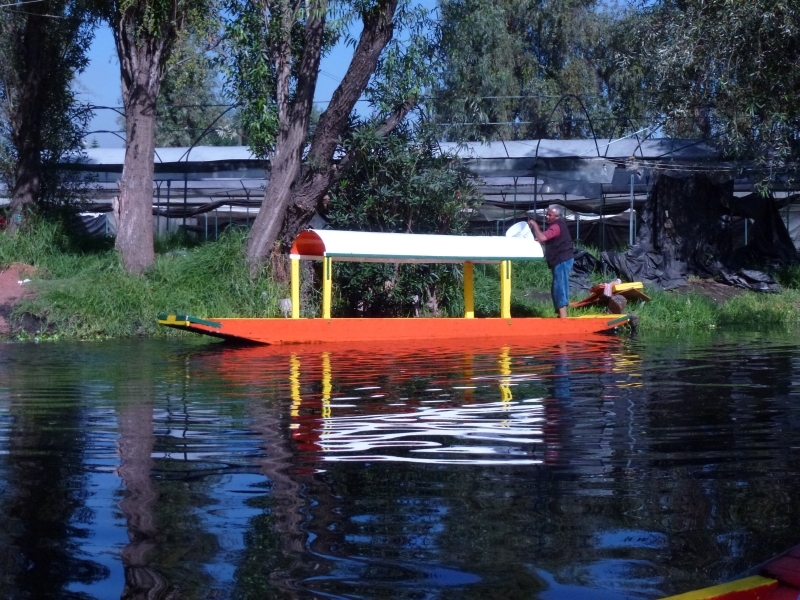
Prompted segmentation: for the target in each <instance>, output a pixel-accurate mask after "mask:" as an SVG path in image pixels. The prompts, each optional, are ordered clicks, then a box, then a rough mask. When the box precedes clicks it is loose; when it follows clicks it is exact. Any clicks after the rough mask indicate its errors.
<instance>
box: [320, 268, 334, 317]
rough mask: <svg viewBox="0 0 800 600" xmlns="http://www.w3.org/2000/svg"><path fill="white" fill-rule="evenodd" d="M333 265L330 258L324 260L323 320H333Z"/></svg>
mask: <svg viewBox="0 0 800 600" xmlns="http://www.w3.org/2000/svg"><path fill="white" fill-rule="evenodd" d="M332 271H333V263H332V261H331V259H330V257H327V256H326V257H324V258H323V259H322V318H323V319H330V318H331V276H332Z"/></svg>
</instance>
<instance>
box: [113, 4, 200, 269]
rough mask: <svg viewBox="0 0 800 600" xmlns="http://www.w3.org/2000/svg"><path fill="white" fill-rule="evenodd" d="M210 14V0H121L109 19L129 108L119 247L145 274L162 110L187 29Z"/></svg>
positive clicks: (149, 257) (151, 254) (125, 103)
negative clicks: (170, 69) (163, 91)
mask: <svg viewBox="0 0 800 600" xmlns="http://www.w3.org/2000/svg"><path fill="white" fill-rule="evenodd" d="M208 9H209V3H208V1H207V0H165V1H163V2H162V1H159V2H156V1H155V0H115V1H114V2H112V3H111V9H110V10H111V12H110V14H109V15H108V18H109V21H110V23H111V29H112V30H113V32H114V41H115V42H116V46H117V54H118V55H119V65H120V74H121V77H122V103H123V106H124V107H125V131H126V144H125V162H124V164H123V167H122V178H121V179H120V182H119V188H120V195H119V215H120V219H119V221H120V222H119V223H118V224H117V239H116V248H117V250H118V251H119V253H120V256H121V258H122V263H123V265H124V266H125V269H126V270H127V271H128V272H131V273H139V272H141V271H143V270H145V269H147V268H148V267H149V266H150V265H151V264H152V263H153V260H154V258H155V254H154V250H153V216H152V210H153V209H152V206H153V155H154V151H155V125H156V106H157V100H158V95H159V91H160V88H161V83H162V80H163V79H164V73H165V69H166V66H167V63H168V61H169V59H170V55H171V53H172V51H173V48H174V46H175V41H176V39H177V37H178V34H179V32H180V31H181V30H183V29H184V28H185V27H187V26H188V25H189V24H190V23H191V22H193V20H195V19H200V18H202V16H203V15H204V14H205V13H206V11H207V10H208Z"/></svg>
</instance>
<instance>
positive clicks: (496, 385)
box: [0, 331, 800, 600]
mask: <svg viewBox="0 0 800 600" xmlns="http://www.w3.org/2000/svg"><path fill="white" fill-rule="evenodd" d="M799 339H800V338H798V336H797V332H783V331H771V332H757V333H753V332H749V333H747V332H727V333H726V332H711V333H704V334H698V335H686V334H683V333H682V334H680V335H674V336H642V337H639V338H637V339H630V338H624V337H597V338H590V339H586V340H580V341H575V342H555V341H541V340H535V339H532V340H530V342H529V343H513V344H504V343H502V342H498V343H488V342H487V343H484V344H482V345H479V346H475V347H472V346H470V345H465V344H459V345H454V346H445V347H434V348H420V347H416V348H415V347H399V346H392V345H380V344H376V345H373V346H363V345H362V346H358V347H348V346H337V347H316V346H306V347H300V346H297V347H292V348H277V349H271V348H266V347H234V346H230V345H226V344H221V343H216V342H211V343H208V342H205V341H203V340H198V339H194V338H191V339H190V338H185V339H178V340H168V341H164V340H156V341H154V340H126V341H115V342H92V343H89V342H86V343H64V342H52V343H39V344H33V343H7V344H1V345H0V597H2V598H5V599H28V598H31V599H39V598H68V599H85V598H99V599H107V598H109V599H110V598H113V599H116V598H162V599H177V598H180V599H195V598H197V599H201V598H203V599H206V598H213V599H228V598H231V599H233V598H237V599H238V598H246V599H251V598H252V599H263V598H400V599H421V598H424V599H439V598H442V599H449V598H466V599H470V598H476V599H477V598H504V599H509V600H512V599H516V598H520V599H522V598H525V599H543V600H561V599H564V600H567V599H568V600H582V599H602V600H611V599H633V598H661V597H663V596H666V595H669V594H675V593H679V592H683V591H687V590H690V589H693V588H697V587H701V586H706V585H710V584H713V583H716V582H719V581H721V580H725V579H728V578H731V577H733V576H735V575H738V574H740V573H742V572H744V571H746V570H748V569H750V568H752V567H754V566H756V565H758V564H759V563H761V562H763V561H764V560H766V559H768V558H770V557H771V556H773V555H774V554H776V553H779V552H781V551H783V550H785V549H787V548H789V547H791V546H793V545H796V544H798V543H800V477H799V476H798V470H800V435H799V434H800V342H798V340H799Z"/></svg>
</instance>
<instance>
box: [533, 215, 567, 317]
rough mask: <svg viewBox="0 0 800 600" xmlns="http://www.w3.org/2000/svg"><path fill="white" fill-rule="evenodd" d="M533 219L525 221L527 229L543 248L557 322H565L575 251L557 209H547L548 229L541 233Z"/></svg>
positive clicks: (562, 218)
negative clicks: (551, 278) (551, 282)
mask: <svg viewBox="0 0 800 600" xmlns="http://www.w3.org/2000/svg"><path fill="white" fill-rule="evenodd" d="M535 217H536V215H535V214H534V215H533V216H532V217H528V225H530V228H531V229H532V230H533V237H535V238H536V241H537V242H539V243H540V244H543V245H544V258H545V260H546V261H547V266H548V267H550V270H551V271H552V272H553V286H552V288H551V294H552V296H553V307H554V308H555V309H556V312H557V313H558V316H559V318H560V319H566V318H567V306H568V305H569V274H570V272H571V271H572V266H573V265H574V264H575V248H574V247H573V245H572V236H571V235H570V234H569V229H567V222H566V221H565V220H564V214H563V211H562V209H561V207H560V206H558V205H557V204H551V205H550V206H548V207H547V213H546V214H545V217H544V218H545V221H546V222H547V229H545V231H542V230H541V229H540V228H539V225H538V224H537V223H536V218H535Z"/></svg>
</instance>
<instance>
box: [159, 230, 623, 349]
mask: <svg viewBox="0 0 800 600" xmlns="http://www.w3.org/2000/svg"><path fill="white" fill-rule="evenodd" d="M543 257H544V254H543V252H542V247H541V245H540V244H539V243H538V242H536V241H535V240H533V239H530V238H517V237H500V236H481V237H469V236H454V235H415V234H399V233H370V232H355V231H330V230H321V231H318V230H307V231H304V232H302V233H301V234H300V235H299V236H298V237H297V239H295V241H294V244H293V245H292V251H291V264H292V270H291V273H292V278H291V290H292V293H291V296H292V297H291V303H290V308H289V310H287V313H289V312H290V313H291V318H285V319H280V318H277V319H274V318H270V319H259V318H254V319H252V318H251V319H238V318H213V317H207V318H206V317H204V318H199V317H194V316H189V315H176V314H170V315H167V314H163V315H159V319H158V322H159V323H160V324H161V325H165V326H167V327H174V328H178V329H183V330H188V331H193V332H195V333H201V334H205V335H210V336H214V337H219V338H224V339H236V340H247V341H251V342H258V343H262V344H306V343H337V342H366V341H419V342H431V341H434V342H436V341H441V340H460V339H463V340H466V339H470V340H486V339H510V338H532V337H537V338H538V337H543V336H544V337H551V338H567V337H575V336H581V335H586V334H592V333H599V332H603V331H611V330H613V329H615V328H616V327H619V326H620V325H623V324H625V323H627V322H628V321H629V320H630V317H629V315H586V316H581V317H570V318H567V319H557V318H555V317H553V318H541V317H539V318H511V261H529V260H542V259H543ZM300 260H321V261H322V271H323V277H322V279H323V281H322V315H321V317H320V318H304V319H301V318H300V309H299V307H300V266H299V262H300ZM333 260H337V261H339V260H341V261H357V262H388V263H461V264H463V266H464V316H463V317H460V318H416V319H408V318H363V319H333V318H331V298H332V273H333V269H332V261H333ZM474 263H489V264H499V266H500V282H499V283H500V316H499V318H497V317H494V318H483V319H476V318H475V309H474V290H473V264H474ZM287 316H288V314H287Z"/></svg>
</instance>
